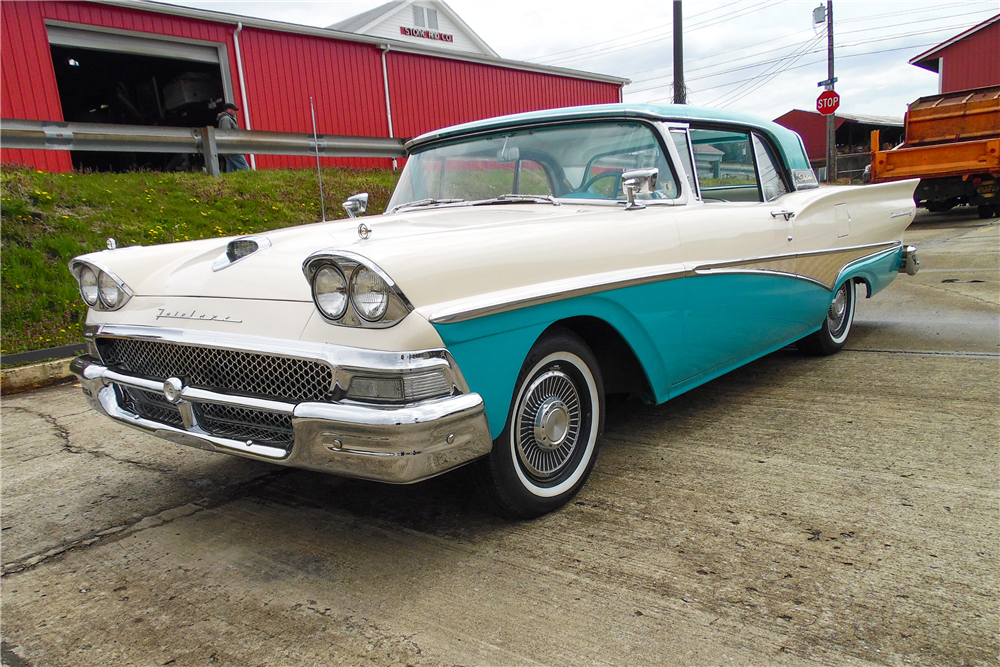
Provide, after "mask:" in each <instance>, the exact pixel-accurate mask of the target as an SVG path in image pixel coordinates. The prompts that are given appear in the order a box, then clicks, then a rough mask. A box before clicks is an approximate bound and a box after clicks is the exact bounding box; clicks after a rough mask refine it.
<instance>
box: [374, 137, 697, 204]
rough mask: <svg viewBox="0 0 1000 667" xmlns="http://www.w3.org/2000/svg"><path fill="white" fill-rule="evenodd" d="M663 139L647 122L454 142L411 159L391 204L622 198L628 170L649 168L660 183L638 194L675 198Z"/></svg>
mask: <svg viewBox="0 0 1000 667" xmlns="http://www.w3.org/2000/svg"><path fill="white" fill-rule="evenodd" d="M658 137H659V135H658V133H656V132H654V130H653V128H651V127H650V126H648V125H646V124H644V123H639V122H634V121H621V122H618V121H614V122H610V121H609V122H588V123H576V124H566V125H558V126H551V127H530V128H523V129H515V130H505V131H504V132H498V133H497V134H495V135H489V136H485V137H484V136H482V135H479V136H473V137H469V138H467V139H462V140H455V141H453V142H450V143H446V144H443V145H438V146H435V147H432V148H428V149H425V150H423V151H419V152H417V153H415V154H413V155H412V156H411V157H410V158H409V159H408V160H407V163H406V167H405V168H404V170H403V174H402V175H401V176H400V180H399V184H398V185H397V187H396V190H395V192H394V193H393V196H392V200H391V201H390V203H389V207H390V209H391V208H392V207H394V206H399V205H404V204H405V203H407V202H411V201H418V200H422V199H425V198H429V199H461V200H465V201H474V200H481V199H489V198H493V197H497V196H499V195H501V194H506V193H514V194H529V195H531V194H537V195H553V196H555V197H559V198H569V199H582V200H586V199H591V200H616V201H623V200H625V198H626V195H625V192H624V191H623V190H622V185H621V180H622V179H621V176H622V174H623V173H624V172H626V171H630V170H633V169H643V168H649V167H655V168H657V169H659V177H658V179H657V185H656V188H655V190H654V191H653V192H651V193H643V194H639V195H636V196H637V198H639V199H647V200H652V201H654V202H655V200H657V199H675V198H677V197H678V196H679V194H680V189H679V188H678V187H677V178H676V175H675V172H674V170H673V169H672V168H671V166H670V162H669V159H668V157H667V156H666V155H665V153H664V151H663V149H662V145H661V143H660V139H659V138H658Z"/></svg>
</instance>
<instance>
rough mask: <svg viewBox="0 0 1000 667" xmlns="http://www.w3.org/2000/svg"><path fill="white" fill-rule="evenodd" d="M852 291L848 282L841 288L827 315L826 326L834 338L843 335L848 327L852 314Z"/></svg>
mask: <svg viewBox="0 0 1000 667" xmlns="http://www.w3.org/2000/svg"><path fill="white" fill-rule="evenodd" d="M850 289H851V286H850V285H849V284H848V283H846V282H845V283H844V284H843V285H841V286H840V289H838V290H837V295H836V296H835V297H834V298H833V303H831V304H830V310H829V312H827V314H826V326H827V329H828V330H829V331H830V335H831V336H833V337H834V338H836V337H838V336H839V335H840V334H841V333H843V330H844V327H845V326H846V325H847V317H848V315H849V314H850V300H851V299H850Z"/></svg>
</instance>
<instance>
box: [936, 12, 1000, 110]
mask: <svg viewBox="0 0 1000 667" xmlns="http://www.w3.org/2000/svg"><path fill="white" fill-rule="evenodd" d="M940 57H941V58H942V59H943V67H942V68H941V69H942V72H941V92H942V93H953V92H955V91H957V90H968V89H969V88H982V87H983V86H995V85H997V84H1000V23H994V24H992V25H988V26H986V27H985V28H983V29H982V30H979V31H978V32H975V33H973V34H971V35H969V36H968V37H966V38H965V39H962V40H960V41H957V42H955V43H954V44H952V45H951V46H949V47H947V48H945V49H943V50H942V51H941V54H940Z"/></svg>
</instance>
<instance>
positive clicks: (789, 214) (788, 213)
mask: <svg viewBox="0 0 1000 667" xmlns="http://www.w3.org/2000/svg"><path fill="white" fill-rule="evenodd" d="M779 215H780V216H781V217H782V218H784V219H785V222H787V221H789V220H791V219H792V218H794V217H795V211H786V210H784V209H782V210H780V211H771V217H772V218H777V217H778V216H779Z"/></svg>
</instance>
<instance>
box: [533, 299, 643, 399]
mask: <svg viewBox="0 0 1000 667" xmlns="http://www.w3.org/2000/svg"><path fill="white" fill-rule="evenodd" d="M559 329H563V330H568V331H571V332H573V333H574V334H576V335H577V336H579V337H580V338H581V339H583V342H585V343H586V344H587V347H589V348H590V350H591V351H592V352H593V353H594V357H596V359H597V364H598V367H599V368H600V371H601V377H602V379H603V381H604V393H605V394H635V395H638V396H640V397H641V398H642V399H643V400H645V401H649V402H655V400H656V398H655V394H654V392H653V389H652V384H651V383H650V381H649V377H648V376H647V374H646V370H645V367H644V366H643V365H642V362H640V361H639V357H638V355H636V353H635V350H633V349H632V346H631V345H629V343H628V341H627V340H626V339H625V337H624V336H623V335H622V334H621V333H620V332H619V331H618V330H617V329H616V328H615V327H614V326H612V325H611V324H610V323H608V322H607V321H605V320H603V319H601V318H599V317H594V316H592V315H578V316H575V317H568V318H565V319H561V320H558V321H556V322H553V323H552V324H551V325H550V326H549V327H548V328H547V329H546V330H545V331H544V332H542V335H541V336H539V339H541V338H542V337H543V336H545V335H547V334H549V333H550V332H553V331H557V330H559Z"/></svg>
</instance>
